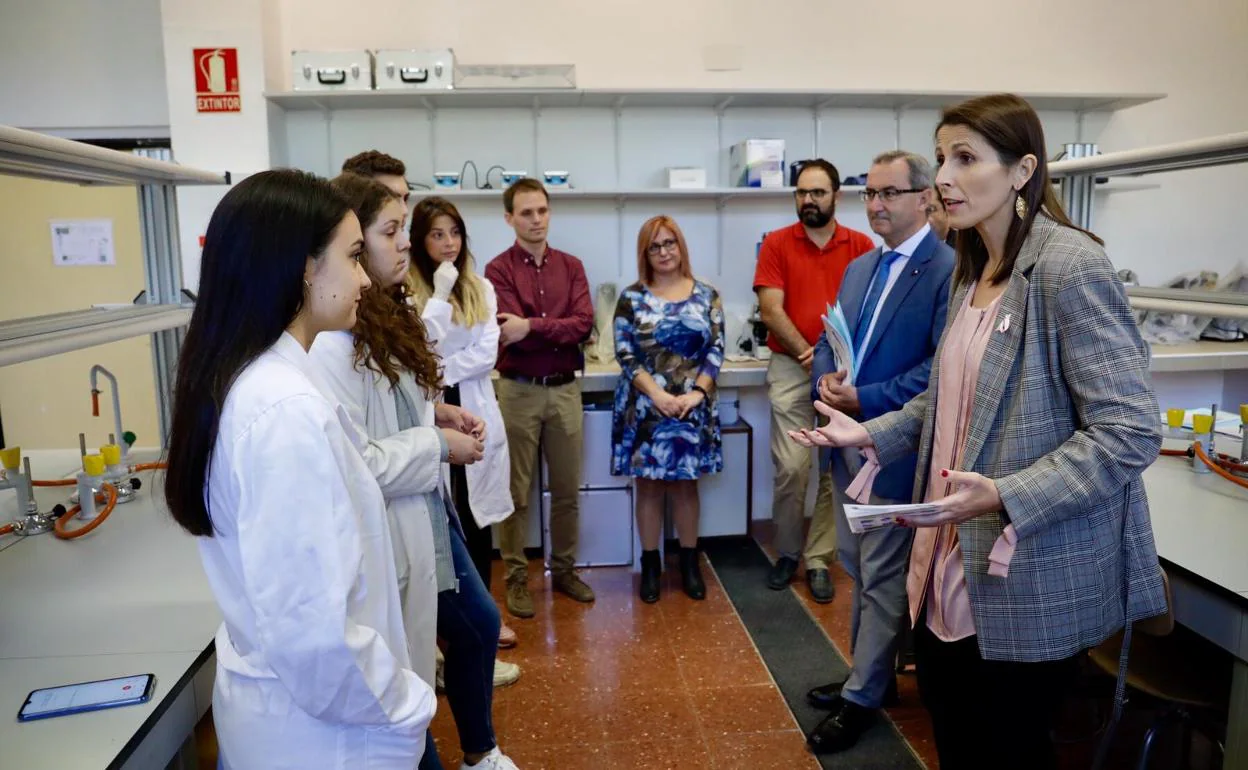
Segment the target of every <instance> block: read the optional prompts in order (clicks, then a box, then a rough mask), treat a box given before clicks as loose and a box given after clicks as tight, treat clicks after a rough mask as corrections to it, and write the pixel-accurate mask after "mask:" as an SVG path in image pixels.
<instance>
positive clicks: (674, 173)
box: [667, 166, 706, 190]
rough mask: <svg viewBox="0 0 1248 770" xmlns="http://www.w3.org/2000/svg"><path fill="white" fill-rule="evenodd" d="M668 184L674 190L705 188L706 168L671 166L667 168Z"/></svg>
mask: <svg viewBox="0 0 1248 770" xmlns="http://www.w3.org/2000/svg"><path fill="white" fill-rule="evenodd" d="M667 186H668V187H669V188H671V189H673V190H701V189H704V188H705V187H706V169H704V168H696V167H693V166H671V167H669V168H668V169H667Z"/></svg>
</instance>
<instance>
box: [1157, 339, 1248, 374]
mask: <svg viewBox="0 0 1248 770" xmlns="http://www.w3.org/2000/svg"><path fill="white" fill-rule="evenodd" d="M1150 368H1151V369H1152V371H1154V372H1214V371H1229V370H1232V369H1248V342H1207V341H1198V342H1185V343H1182V344H1179V345H1153V346H1152V366H1151V367H1150Z"/></svg>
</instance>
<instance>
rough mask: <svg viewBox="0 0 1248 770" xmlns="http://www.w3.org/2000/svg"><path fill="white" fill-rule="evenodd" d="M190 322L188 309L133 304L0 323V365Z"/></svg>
mask: <svg viewBox="0 0 1248 770" xmlns="http://www.w3.org/2000/svg"><path fill="white" fill-rule="evenodd" d="M190 320H191V308H189V307H181V306H178V305H134V306H132V307H123V308H95V309H91V310H80V311H77V312H71V313H59V314H57V315H50V316H34V317H30V318H19V319H17V320H15V321H6V322H3V323H0V366H8V365H9V364H20V363H22V362H24V361H33V360H35V359H37V358H47V357H48V356H55V355H59V354H61V353H68V352H70V351H72V350H83V349H85V348H91V347H95V346H96V345H105V344H108V343H110V342H117V341H119V340H124V339H129V338H131V337H139V336H142V335H145V334H154V333H156V332H162V331H165V330H167V329H177V328H179V327H182V326H185V325H186V324H187V323H189V322H190Z"/></svg>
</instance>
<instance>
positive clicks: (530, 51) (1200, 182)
mask: <svg viewBox="0 0 1248 770" xmlns="http://www.w3.org/2000/svg"><path fill="white" fill-rule="evenodd" d="M266 2H268V3H269V8H270V11H269V13H270V15H271V17H272V19H273V23H272V25H271V30H270V32H269V34H268V35H267V37H266V40H267V44H268V51H267V54H266V64H267V68H266V77H267V79H268V81H269V83H268V87H269V89H270V90H275V91H276V90H288V89H289V83H290V56H289V52H290V51H291V50H294V49H332V48H383V47H413V48H416V47H451V48H454V50H455V53H456V57H457V59H458V60H459V61H461V62H467V63H528V64H538V63H570V64H575V65H576V67H577V82H578V85H580V86H583V87H758V88H770V87H775V88H861V89H888V88H894V89H899V90H923V89H930V90H969V91H977V90H1015V91H1028V92H1054V91H1090V92H1095V91H1150V92H1165V93H1167V94H1168V98H1167V99H1165V100H1163V101H1161V102H1159V103H1156V104H1150V105H1145V106H1141V107H1137V108H1134V109H1131V110H1127V111H1123V112H1120V113H1117V114H1116V115H1114V116H1113V117H1112V119H1110V120H1108V121H1105V120H1102V119H1100V118H1098V117H1095V116H1090V117H1089V119H1088V120H1087V121H1086V122H1085V125H1084V129H1083V130H1084V136H1083V140H1084V141H1096V142H1099V144H1100V146H1101V149H1102V151H1113V150H1119V149H1129V148H1132V147H1137V146H1141V145H1147V144H1157V143H1162V142H1170V141H1177V140H1181V139H1190V138H1196V137H1199V136H1205V135H1211V134H1217V133H1223V132H1229V131H1239V130H1244V129H1246V128H1248V45H1245V44H1244V40H1245V39H1248V3H1244V2H1243V1H1242V0H1200V1H1199V2H1197V3H1195V4H1193V5H1191V6H1189V7H1188V8H1187V9H1186V10H1185V11H1184V10H1181V9H1180V8H1179V7H1178V6H1175V5H1174V4H1173V3H1168V2H1163V1H1162V0H1144V2H1139V3H1135V4H1132V5H1131V10H1130V13H1124V12H1123V11H1122V10H1121V7H1115V4H1114V3H1112V2H1110V1H1109V0H1091V1H1089V0H1046V2H1044V3H1033V4H1025V5H1024V4H1019V3H1000V2H996V1H995V0H967V2H963V3H960V4H958V6H957V7H956V8H953V7H950V8H951V10H949V11H943V10H942V7H941V6H939V5H933V4H931V3H930V2H927V0H899V2H894V3H889V4H883V5H881V4H873V3H851V4H843V3H827V2H821V1H820V0H791V1H790V2H786V3H782V4H772V5H770V6H768V7H767V9H766V11H760V10H757V7H756V6H755V7H754V8H755V9H754V10H751V11H749V12H747V11H746V10H745V9H746V5H745V3H744V2H743V0H733V2H723V0H686V2H681V3H671V2H665V1H662V0H637V2H630V3H624V2H614V3H599V4H596V5H593V6H586V5H585V4H584V3H581V2H579V1H578V0H547V1H546V2H543V3H498V2H495V1H494V0H460V1H459V2H450V0H427V1H426V2H410V1H407V2H404V1H403V0H359V2H356V3H353V4H352V11H351V13H343V12H342V10H341V6H340V5H339V4H337V3H331V2H326V1H324V0H315V1H314V0H266ZM590 8H592V10H588V9H590ZM643 44H644V45H645V47H646V48H647V49H649V50H646V51H645V52H644V53H643V48H642V46H643ZM711 46H717V47H719V48H720V50H721V52H722V49H723V48H724V47H726V48H727V49H728V53H729V54H730V55H729V58H733V56H732V55H734V54H735V55H736V57H737V58H739V60H740V64H741V68H740V69H739V70H736V71H708V70H707V68H706V67H705V64H706V61H707V56H708V55H710V54H711V53H712V52H711V51H709V50H708V49H709V47H711ZM279 68H280V69H279ZM920 122H921V121H920ZM1070 129H1071V132H1070V134H1069V135H1066V136H1062V137H1049V139H1050V145H1053V144H1054V143H1057V144H1060V142H1062V141H1073V140H1075V139H1076V138H1077V137H1076V135H1075V134H1074V126H1071V127H1070ZM1050 130H1052V129H1050ZM905 136H906V137H907V138H908V139H909V141H910V142H911V143H912V145H913V146H911V147H909V148H908V149H915V150H918V151H920V152H927V153H929V154H930V146H921V144H922V142H923V141H924V140H926V138H927V137H926V136H925V135H924V132H923V131H917V132H908V133H906V134H905ZM892 143H893V137H892V136H881V137H880V140H879V148H880V149H885V148H886V147H889V146H891V145H892ZM843 171H845V173H856V172H857V171H853V172H851V171H849V170H848V169H843ZM1149 181H1150V182H1151V181H1156V182H1157V183H1159V185H1160V189H1156V190H1146V191H1139V192H1131V193H1123V194H1117V195H1113V196H1099V197H1098V201H1097V205H1098V209H1097V211H1096V214H1095V219H1094V228H1095V229H1096V230H1097V231H1098V233H1100V234H1101V235H1102V236H1104V237H1105V238H1106V240H1107V242H1108V246H1109V249H1110V252H1111V255H1112V256H1113V258H1114V260H1115V262H1116V264H1118V265H1119V266H1120V267H1129V268H1131V269H1134V270H1136V271H1137V272H1138V273H1139V275H1140V278H1141V280H1142V282H1144V283H1160V282H1162V281H1164V280H1167V279H1168V278H1170V277H1171V276H1172V275H1173V274H1174V273H1176V272H1178V271H1180V270H1181V269H1190V268H1192V267H1196V266H1199V267H1202V268H1207V269H1214V270H1219V271H1225V270H1227V269H1228V268H1229V267H1230V266H1231V265H1233V264H1234V262H1235V261H1236V260H1237V259H1238V258H1239V257H1240V255H1241V254H1242V253H1243V250H1242V249H1241V247H1240V246H1241V242H1242V238H1241V237H1239V234H1238V233H1237V230H1238V227H1237V219H1238V217H1239V211H1240V209H1241V208H1242V206H1241V204H1240V203H1239V200H1240V194H1239V193H1240V191H1241V190H1242V189H1244V188H1245V186H1248V185H1246V183H1248V166H1243V165H1241V166H1235V167H1229V168H1221V169H1210V170H1204V171H1198V172H1182V173H1176V174H1169V175H1164V176H1156V177H1150V179H1149ZM850 223H851V225H852V224H853V223H852V221H851V222H850ZM1176 257H1178V259H1176Z"/></svg>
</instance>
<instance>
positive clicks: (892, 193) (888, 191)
mask: <svg viewBox="0 0 1248 770" xmlns="http://www.w3.org/2000/svg"><path fill="white" fill-rule="evenodd" d="M926 189H927V188H926V187H912V188H910V189H908V190H898V189H897V188H896V187H885V188H884V189H883V190H873V189H871V188H870V187H868V188H867V189H865V190H863V191H861V192H859V193H858V197H860V198H862V199H863V200H864V201H867V202H870V201H873V200H875V198H876V196H877V195H878V196H879V197H880V198H882V199H884V202H885V203H892V202H893V201H895V200H897V197H898V196H899V195H904V194H906V193H921V192H923V191H925V190H926Z"/></svg>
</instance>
